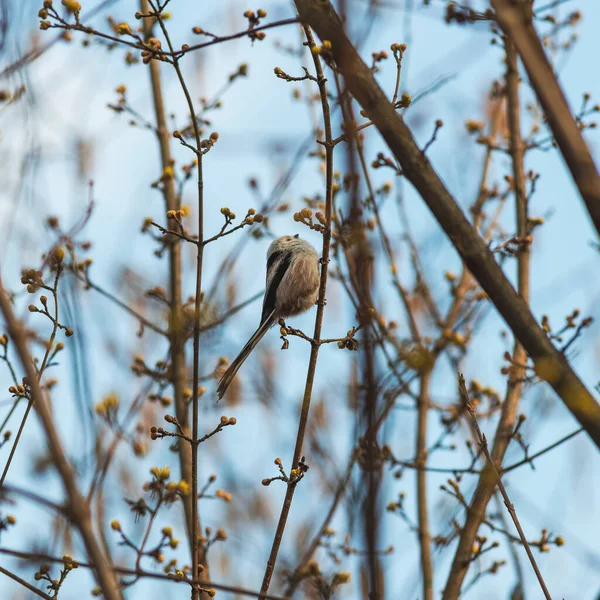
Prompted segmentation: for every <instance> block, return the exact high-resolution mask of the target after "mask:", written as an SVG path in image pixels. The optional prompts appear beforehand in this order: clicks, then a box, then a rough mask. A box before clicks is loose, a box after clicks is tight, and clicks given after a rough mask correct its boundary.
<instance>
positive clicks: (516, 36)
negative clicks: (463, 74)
mask: <svg viewBox="0 0 600 600" xmlns="http://www.w3.org/2000/svg"><path fill="white" fill-rule="evenodd" d="M491 4H492V7H493V8H494V9H495V11H496V19H497V21H498V23H499V25H500V27H502V29H503V30H504V32H505V33H506V35H508V36H510V37H511V38H512V40H513V42H514V44H515V47H516V49H517V51H518V53H519V56H520V57H521V60H522V61H523V65H524V66H525V70H526V71H527V75H528V76H529V80H530V82H531V85H532V87H533V89H534V91H535V93H536V96H537V98H538V100H539V101H540V104H541V105H542V108H543V109H544V112H545V114H546V118H547V120H548V125H549V126H550V129H551V130H552V133H553V134H554V138H555V139H556V142H557V144H558V147H559V148H560V151H561V153H562V155H563V158H564V159H565V162H566V163H567V166H568V168H569V170H570V171H571V175H572V176H573V179H574V180H575V184H576V185H577V187H578V188H579V192H580V194H581V197H582V198H583V201H584V202H585V205H586V207H587V209H588V212H589V214H590V217H591V219H592V222H593V224H594V226H595V228H596V231H597V232H598V234H599V235H600V174H599V173H598V169H597V167H596V165H595V163H594V159H593V158H592V155H591V153H590V150H589V148H588V146H587V144H586V143H585V140H584V139H583V135H582V133H581V131H580V129H579V127H578V126H577V122H576V121H575V119H574V117H573V115H572V114H571V110H570V108H569V105H568V103H567V99H566V98H565V95H564V93H563V91H562V89H561V87H560V84H559V83H558V79H557V77H556V75H555V74H554V70H553V69H552V65H551V64H550V61H549V60H548V57H547V56H546V51H545V50H544V47H543V45H542V42H541V41H540V39H539V37H538V35H537V33H536V31H535V29H534V27H533V24H532V18H533V15H532V3H519V4H514V3H511V2H510V1H509V0H491Z"/></svg>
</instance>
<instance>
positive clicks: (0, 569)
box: [0, 567, 52, 600]
mask: <svg viewBox="0 0 600 600" xmlns="http://www.w3.org/2000/svg"><path fill="white" fill-rule="evenodd" d="M0 573H4V575H6V576H7V577H10V578H11V579H12V580H13V581H16V582H17V583H20V584H21V585H22V586H23V587H24V588H27V589H28V590H29V591H30V592H33V593H34V594H35V595H36V596H39V597H40V598H45V600H52V596H49V595H48V594H46V592H42V591H41V590H38V589H37V588H36V587H34V586H33V585H31V584H30V583H29V582H28V581H25V580H24V579H21V578H20V577H19V576H18V575H15V574H14V573H11V572H10V571H9V570H8V569H5V568H4V567H0Z"/></svg>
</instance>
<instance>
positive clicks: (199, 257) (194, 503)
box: [148, 0, 208, 600]
mask: <svg viewBox="0 0 600 600" xmlns="http://www.w3.org/2000/svg"><path fill="white" fill-rule="evenodd" d="M148 2H149V4H150V6H151V7H152V9H153V11H154V13H155V15H156V18H157V20H158V23H159V25H160V27H161V30H162V32H163V34H164V36H165V39H166V41H167V44H168V46H169V50H170V51H171V53H172V54H173V68H174V69H175V73H176V74H177V78H178V80H179V84H180V86H181V89H182V91H183V94H184V96H185V100H186V103H187V106H188V111H189V113H190V123H191V125H192V129H193V131H194V140H195V143H196V148H195V154H196V159H197V162H198V178H197V185H198V241H197V245H196V248H197V253H196V293H195V298H194V334H193V338H194V341H193V344H194V350H193V352H194V365H193V375H192V378H193V382H192V386H193V387H192V443H191V444H190V446H191V448H190V449H191V484H192V493H191V510H190V521H191V523H190V525H189V527H188V531H189V535H190V538H191V543H190V547H191V552H192V577H193V578H196V577H198V565H199V564H200V563H202V564H203V566H204V567H205V569H206V568H207V567H208V565H207V563H206V555H205V553H204V552H203V553H202V556H200V547H199V541H198V535H199V529H200V519H199V517H198V445H199V441H198V382H199V358H200V308H201V302H202V261H203V257H204V175H203V168H202V166H203V164H202V157H203V152H202V150H201V144H200V142H201V140H200V130H199V128H198V120H197V118H196V111H195V110H194V103H193V101H192V97H191V95H190V92H189V90H188V87H187V84H186V82H185V79H184V77H183V73H182V72H181V68H180V67H179V59H180V56H175V55H174V47H173V44H172V43H171V38H170V37H169V33H168V31H167V29H166V27H165V25H164V23H163V20H162V16H161V11H162V8H164V7H165V6H166V3H165V4H163V5H162V8H160V9H158V6H157V7H155V6H154V2H153V0H148ZM153 62H155V61H153ZM178 246H179V244H177V247H178ZM185 410H186V417H187V414H188V411H187V407H186V409H185ZM205 576H208V571H206V573H205ZM196 598H198V588H197V587H196V586H193V587H192V600H195V599H196Z"/></svg>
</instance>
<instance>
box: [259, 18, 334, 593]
mask: <svg viewBox="0 0 600 600" xmlns="http://www.w3.org/2000/svg"><path fill="white" fill-rule="evenodd" d="M303 27H304V34H305V36H306V41H307V43H308V48H309V50H311V54H312V57H313V61H314V65H315V70H316V73H317V84H318V86H319V94H320V97H321V107H322V110H323V124H324V128H325V143H324V145H325V155H326V158H325V161H326V173H325V220H326V222H327V225H326V228H325V231H324V232H323V251H322V252H323V253H322V256H321V280H320V283H319V299H318V300H317V316H316V318H315V329H314V334H313V341H312V342H311V349H310V358H309V361H308V372H307V374H306V384H305V386H304V396H303V398H302V408H301V409H300V420H299V423H298V435H297V437H296V447H295V449H294V458H293V460H292V469H291V470H292V471H293V470H294V469H297V468H298V464H299V463H300V458H301V457H302V446H303V444H304V435H305V433H306V425H307V422H308V412H309V409H310V401H311V397H312V389H313V383H314V379H315V371H316V368H317V358H318V354H319V345H320V340H321V329H322V325H323V314H324V311H325V295H326V291H327V275H328V270H329V250H330V246H331V213H332V207H333V148H334V144H333V136H332V133H331V113H330V110H329V99H328V96H327V80H326V79H325V76H324V74H323V68H322V66H321V61H320V59H319V57H318V55H317V54H315V53H313V52H312V48H313V47H314V45H315V41H314V39H313V36H312V32H311V30H310V28H309V27H308V26H306V25H304V26H303ZM296 484H297V481H290V482H289V483H288V487H287V490H286V493H285V499H284V501H283V506H282V507H281V514H280V516H279V522H278V523H277V529H276V531H275V537H274V539H273V545H272V547H271V553H270V554H269V559H268V562H267V566H266V569H265V574H264V577H263V582H262V586H261V589H260V593H261V595H260V598H261V599H262V598H265V596H266V594H267V592H268V591H269V586H270V584H271V577H272V575H273V571H274V569H275V563H276V562H277V554H278V553H279V547H280V546H281V540H282V539H283V532H284V531H285V526H286V523H287V518H288V515H289V512H290V508H291V506H292V500H293V498H294V492H295V490H296Z"/></svg>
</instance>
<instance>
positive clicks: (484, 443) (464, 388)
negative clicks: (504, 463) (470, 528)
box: [458, 373, 552, 600]
mask: <svg viewBox="0 0 600 600" xmlns="http://www.w3.org/2000/svg"><path fill="white" fill-rule="evenodd" d="M458 388H459V391H460V395H461V397H462V399H463V402H464V403H465V405H466V407H467V410H468V411H469V414H470V415H471V421H472V423H473V427H474V428H475V431H476V433H477V438H478V439H479V445H480V447H481V451H482V452H483V453H484V455H485V457H486V459H487V461H488V465H489V469H490V470H491V471H492V472H493V473H494V475H495V479H496V484H497V485H498V489H499V490H500V493H501V494H502V498H503V500H504V505H505V506H506V508H507V510H508V512H509V514H510V517H511V519H512V520H513V523H514V524H515V528H516V529H517V531H518V533H519V538H520V540H521V543H522V544H523V546H524V547H525V551H526V552H527V556H528V557H529V561H530V562H531V566H532V567H533V570H534V571H535V575H536V577H537V579H538V582H539V584H540V587H541V588H542V591H543V592H544V597H545V598H546V600H552V598H551V596H550V592H549V591H548V588H547V587H546V583H545V581H544V578H543V577H542V574H541V572H540V570H539V568H538V566H537V563H536V561H535V558H534V556H533V552H532V551H531V547H530V546H529V542H528V541H527V538H526V537H525V534H524V533H523V529H522V527H521V523H520V522H519V519H518V518H517V513H516V511H515V507H514V505H513V504H512V502H511V501H510V499H509V497H508V494H507V493H506V488H505V487H504V484H503V483H502V478H501V477H500V473H498V469H497V468H496V463H495V462H494V460H493V459H492V457H491V455H490V451H489V450H488V445H487V440H486V437H485V435H483V434H482V433H481V429H479V423H478V422H477V416H476V415H475V409H474V408H473V405H472V404H471V399H470V398H469V392H468V390H467V386H466V385H465V378H464V377H463V375H462V373H459V374H458Z"/></svg>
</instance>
